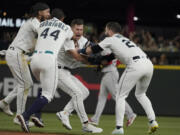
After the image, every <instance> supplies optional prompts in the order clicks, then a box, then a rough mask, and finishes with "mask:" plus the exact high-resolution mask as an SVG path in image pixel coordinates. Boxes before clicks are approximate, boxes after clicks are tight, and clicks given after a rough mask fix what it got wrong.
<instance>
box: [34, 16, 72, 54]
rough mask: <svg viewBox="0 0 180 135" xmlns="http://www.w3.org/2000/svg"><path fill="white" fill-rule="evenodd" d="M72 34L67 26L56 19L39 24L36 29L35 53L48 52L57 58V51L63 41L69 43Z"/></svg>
mask: <svg viewBox="0 0 180 135" xmlns="http://www.w3.org/2000/svg"><path fill="white" fill-rule="evenodd" d="M72 36H73V32H72V30H71V28H70V26H69V25H66V24H65V23H63V22H62V21H60V20H59V19H57V18H52V19H50V20H46V21H43V22H41V24H40V27H39V29H38V39H37V44H36V47H35V51H38V52H39V53H41V52H42V53H43V52H50V53H53V54H54V56H56V57H57V54H58V51H59V50H60V48H61V46H62V45H63V43H64V41H65V40H66V41H69V42H71V40H70V39H71V38H72Z"/></svg>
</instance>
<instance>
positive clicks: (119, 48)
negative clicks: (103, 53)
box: [99, 34, 146, 65]
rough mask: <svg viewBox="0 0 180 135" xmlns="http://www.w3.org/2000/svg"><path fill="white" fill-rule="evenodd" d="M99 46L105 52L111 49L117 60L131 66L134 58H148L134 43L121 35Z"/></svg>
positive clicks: (109, 38) (105, 40)
mask: <svg viewBox="0 0 180 135" xmlns="http://www.w3.org/2000/svg"><path fill="white" fill-rule="evenodd" d="M99 46H100V47H101V48H102V49H104V50H105V49H107V48H109V49H110V50H111V51H112V53H114V54H115V56H116V58H117V59H119V60H120V61H121V63H123V64H125V65H128V64H130V63H131V61H132V60H133V57H136V56H140V57H146V54H145V53H144V52H143V51H142V50H141V49H140V48H139V47H138V46H136V44H135V43H134V42H132V41H130V40H129V39H128V38H126V37H124V36H122V35H120V34H114V35H113V36H112V37H107V38H105V39H104V40H103V41H102V42H100V43H99Z"/></svg>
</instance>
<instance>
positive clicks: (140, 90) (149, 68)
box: [116, 58, 155, 126]
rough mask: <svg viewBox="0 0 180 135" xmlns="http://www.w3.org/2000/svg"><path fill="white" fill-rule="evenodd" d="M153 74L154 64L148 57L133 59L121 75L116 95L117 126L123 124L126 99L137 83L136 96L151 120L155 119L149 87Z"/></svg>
mask: <svg viewBox="0 0 180 135" xmlns="http://www.w3.org/2000/svg"><path fill="white" fill-rule="evenodd" d="M152 75H153V64H152V63H151V61H150V60H149V59H147V58H141V59H138V60H134V61H132V64H130V65H128V66H127V67H126V69H125V71H124V73H123V74H122V76H121V79H120V81H119V85H118V91H117V96H116V126H123V119H124V112H125V99H126V98H127V97H128V95H129V92H130V91H131V90H132V88H133V87H134V86H135V85H136V90H135V96H136V99H137V100H138V101H139V103H140V104H141V105H142V107H143V109H144V110H145V112H146V114H147V117H148V119H149V121H151V120H155V113H154V110H153V108H152V105H151V102H150V100H149V98H148V97H147V96H146V91H147V88H148V86H149V84H150V81H151V78H152Z"/></svg>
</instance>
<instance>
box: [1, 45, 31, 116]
mask: <svg viewBox="0 0 180 135" xmlns="http://www.w3.org/2000/svg"><path fill="white" fill-rule="evenodd" d="M6 61H7V65H8V66H9V69H10V70H11V72H12V74H13V76H14V78H15V79H16V81H17V86H16V87H15V88H14V89H13V91H11V92H10V93H9V95H8V96H7V97H6V98H5V99H4V100H5V102H7V103H8V104H9V103H10V102H11V101H12V100H13V99H14V98H15V97H16V96H17V114H21V113H23V112H24V110H25V105H26V100H27V96H28V92H29V89H31V88H32V85H33V81H32V78H31V74H30V71H29V67H28V63H27V61H26V59H25V55H24V54H23V53H22V50H20V49H18V48H14V47H13V48H11V49H8V50H7V52H6Z"/></svg>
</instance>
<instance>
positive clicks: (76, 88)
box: [58, 69, 89, 123]
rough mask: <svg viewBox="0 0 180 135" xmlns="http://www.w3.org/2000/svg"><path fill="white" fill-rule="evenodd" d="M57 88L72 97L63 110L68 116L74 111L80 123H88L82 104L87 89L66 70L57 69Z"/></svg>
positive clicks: (87, 92)
mask: <svg viewBox="0 0 180 135" xmlns="http://www.w3.org/2000/svg"><path fill="white" fill-rule="evenodd" d="M58 87H59V88H61V89H62V90H63V91H64V92H66V93H67V94H68V95H70V96H71V97H72V98H71V100H70V101H69V102H68V104H67V105H66V106H65V108H64V110H65V111H66V112H68V113H69V114H70V113H71V112H72V111H73V110H74V109H75V110H76V112H77V114H78V116H79V118H80V120H81V123H83V122H86V121H88V117H87V114H86V112H85V108H84V103H83V100H84V99H86V98H87V97H88V95H89V91H88V89H87V88H86V87H85V86H84V85H83V84H82V83H81V82H80V81H79V80H78V79H77V78H76V77H74V76H73V75H72V74H71V72H70V71H69V70H67V69H59V71H58Z"/></svg>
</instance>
